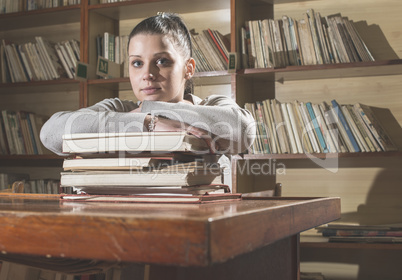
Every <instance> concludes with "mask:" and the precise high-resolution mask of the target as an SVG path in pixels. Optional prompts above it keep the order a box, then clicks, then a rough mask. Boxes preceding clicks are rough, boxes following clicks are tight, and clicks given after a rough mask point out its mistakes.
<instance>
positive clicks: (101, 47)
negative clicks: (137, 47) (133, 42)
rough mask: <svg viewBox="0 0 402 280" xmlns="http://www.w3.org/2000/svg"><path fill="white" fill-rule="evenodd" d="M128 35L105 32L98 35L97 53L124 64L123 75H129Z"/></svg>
mask: <svg viewBox="0 0 402 280" xmlns="http://www.w3.org/2000/svg"><path fill="white" fill-rule="evenodd" d="M127 45H128V35H121V36H119V35H114V34H112V33H110V32H105V33H103V34H102V35H98V36H96V54H97V57H99V56H101V57H103V58H105V59H107V60H109V61H112V62H114V63H117V64H122V65H123V69H124V70H123V73H122V75H123V77H128V52H127Z"/></svg>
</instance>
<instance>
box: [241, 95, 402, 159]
mask: <svg viewBox="0 0 402 280" xmlns="http://www.w3.org/2000/svg"><path fill="white" fill-rule="evenodd" d="M245 108H246V109H248V110H249V111H250V112H251V113H252V114H253V116H254V119H255V120H256V123H257V133H258V136H257V139H256V141H254V144H253V146H252V147H251V148H250V150H249V151H250V153H253V154H286V153H289V154H297V153H344V152H380V151H396V150H397V149H398V148H397V146H396V145H395V144H394V143H393V141H392V140H391V137H390V136H389V132H390V131H393V132H394V133H398V132H399V133H400V131H401V127H400V125H399V124H398V122H397V121H396V120H395V118H393V116H392V113H391V112H390V111H389V110H387V109H383V108H376V107H371V106H367V105H364V104H360V103H356V104H354V105H350V104H347V105H340V104H338V102H337V101H336V100H332V101H331V103H330V104H328V103H326V102H322V103H320V104H313V103H311V102H299V101H294V102H284V103H281V102H279V101H278V100H275V99H267V100H264V101H260V102H256V103H247V104H245ZM384 118H386V121H385V122H384V121H381V119H384ZM392 120H395V121H392ZM385 125H386V126H387V127H388V129H386V128H385ZM391 126H392V129H390V127H391Z"/></svg>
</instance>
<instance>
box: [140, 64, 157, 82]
mask: <svg viewBox="0 0 402 280" xmlns="http://www.w3.org/2000/svg"><path fill="white" fill-rule="evenodd" d="M156 75H157V69H155V67H152V66H149V67H147V69H146V71H145V72H144V75H143V79H144V80H146V81H153V80H155V79H156Z"/></svg>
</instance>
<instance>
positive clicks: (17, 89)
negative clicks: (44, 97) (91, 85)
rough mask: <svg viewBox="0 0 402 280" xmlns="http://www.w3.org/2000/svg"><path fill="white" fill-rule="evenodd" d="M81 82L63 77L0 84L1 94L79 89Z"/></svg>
mask: <svg viewBox="0 0 402 280" xmlns="http://www.w3.org/2000/svg"><path fill="white" fill-rule="evenodd" d="M79 85H80V82H79V81H77V80H72V79H67V78H61V79H57V80H49V81H32V82H22V83H4V84H0V95H1V94H8V93H10V92H12V93H34V92H57V91H63V92H66V91H78V90H79Z"/></svg>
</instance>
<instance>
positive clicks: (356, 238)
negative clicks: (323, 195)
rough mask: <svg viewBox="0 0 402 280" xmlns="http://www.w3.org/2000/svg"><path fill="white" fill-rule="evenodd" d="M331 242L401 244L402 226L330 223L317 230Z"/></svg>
mask: <svg viewBox="0 0 402 280" xmlns="http://www.w3.org/2000/svg"><path fill="white" fill-rule="evenodd" d="M316 230H317V232H318V233H320V234H322V236H324V237H328V238H329V239H328V240H329V242H355V243H401V242H402V225H401V224H389V225H358V224H342V223H330V224H325V225H322V226H319V227H317V228H316Z"/></svg>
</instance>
